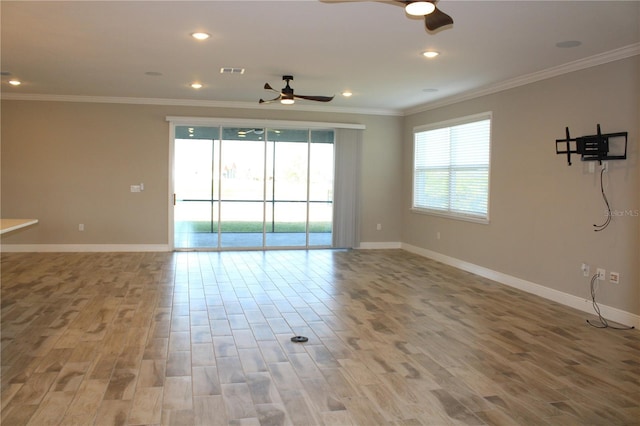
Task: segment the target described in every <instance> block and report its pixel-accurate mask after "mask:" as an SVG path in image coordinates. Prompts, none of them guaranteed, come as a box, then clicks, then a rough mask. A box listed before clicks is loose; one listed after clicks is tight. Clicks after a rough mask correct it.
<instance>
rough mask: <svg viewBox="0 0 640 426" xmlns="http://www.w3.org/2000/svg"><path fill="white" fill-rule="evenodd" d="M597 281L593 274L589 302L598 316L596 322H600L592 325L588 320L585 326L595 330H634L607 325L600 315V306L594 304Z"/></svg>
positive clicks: (596, 275)
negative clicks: (587, 325)
mask: <svg viewBox="0 0 640 426" xmlns="http://www.w3.org/2000/svg"><path fill="white" fill-rule="evenodd" d="M597 280H598V274H595V275H594V276H593V277H591V285H590V287H591V301H592V303H593V310H594V311H596V314H598V320H599V321H600V324H594V323H592V322H590V321H589V320H587V324H589V325H590V326H592V327H596V328H613V329H614V330H633V329H634V328H635V327H634V326H631V327H616V326H613V325H609V321H607V319H606V318H605V317H603V316H602V314H601V313H600V306H598V302H596V284H595V283H596V281H597Z"/></svg>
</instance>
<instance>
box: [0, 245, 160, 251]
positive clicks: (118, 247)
mask: <svg viewBox="0 0 640 426" xmlns="http://www.w3.org/2000/svg"><path fill="white" fill-rule="evenodd" d="M0 251H2V252H6V253H10V252H13V253H29V252H33V253H50V252H51V253H52V252H136V251H137V252H143V251H144V252H158V251H160V252H162V251H170V250H169V245H168V244H2V245H0Z"/></svg>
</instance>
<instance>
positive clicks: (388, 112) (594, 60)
mask: <svg viewBox="0 0 640 426" xmlns="http://www.w3.org/2000/svg"><path fill="white" fill-rule="evenodd" d="M636 55H640V43H634V44H630V45H628V46H623V47H621V48H618V49H614V50H611V51H608V52H604V53H600V54H597V55H593V56H590V57H588V58H583V59H578V60H576V61H572V62H568V63H566V64H563V65H559V66H556V67H552V68H547V69H545V70H542V71H537V72H534V73H531V74H526V75H523V76H520V77H515V78H512V79H509V80H505V81H502V82H499V83H496V84H492V85H488V86H485V87H482V88H480V89H476V90H471V91H467V92H464V93H460V94H458V95H453V96H449V97H446V98H442V99H439V100H436V101H433V102H428V103H425V104H421V105H418V106H415V107H411V108H407V109H404V110H395V109H376V108H348V107H331V106H320V105H303V104H297V105H296V107H295V111H305V112H326V113H342V114H358V115H385V116H399V117H402V116H407V115H412V114H417V113H420V112H424V111H429V110H433V109H437V108H441V107H444V106H447V105H452V104H455V103H458V102H463V101H468V100H471V99H475V98H479V97H481V96H486V95H491V94H494V93H498V92H502V91H504V90H509V89H513V88H516V87H520V86H524V85H527V84H531V83H535V82H538V81H541V80H546V79H548V78H552V77H557V76H560V75H563V74H568V73H571V72H574V71H580V70H583V69H587V68H591V67H595V66H598V65H603V64H606V63H609V62H614V61H618V60H622V59H626V58H629V57H632V56H636ZM0 100H17V101H43V102H89V103H112V104H133V105H163V106H188V107H202V108H225V109H229V108H237V109H255V110H262V111H264V110H265V109H272V110H291V109H292V108H291V106H286V105H280V104H272V105H266V106H265V105H262V106H259V105H256V104H255V103H253V102H227V101H201V100H195V99H167V98H133V97H115V96H83V95H50V94H27V93H1V92H0Z"/></svg>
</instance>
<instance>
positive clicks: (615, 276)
mask: <svg viewBox="0 0 640 426" xmlns="http://www.w3.org/2000/svg"><path fill="white" fill-rule="evenodd" d="M609 282H610V283H613V284H620V274H619V273H618V272H613V271H611V272H609Z"/></svg>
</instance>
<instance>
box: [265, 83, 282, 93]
mask: <svg viewBox="0 0 640 426" xmlns="http://www.w3.org/2000/svg"><path fill="white" fill-rule="evenodd" d="M264 89H265V90H273V91H274V92H276V93H280V91H279V90H276V89H274V88H273V87H271V85H270V84H269V83H265V84H264Z"/></svg>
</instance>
